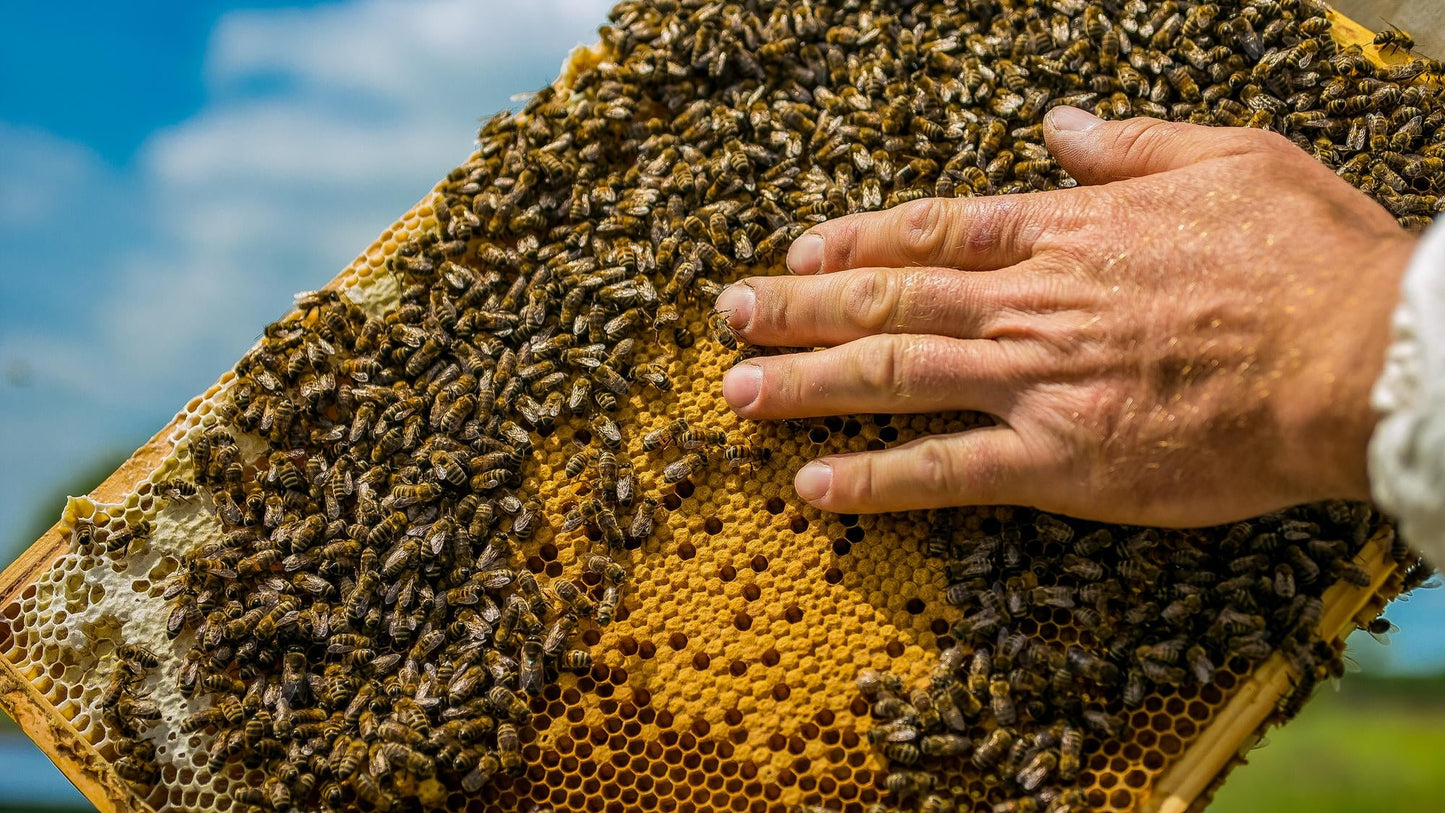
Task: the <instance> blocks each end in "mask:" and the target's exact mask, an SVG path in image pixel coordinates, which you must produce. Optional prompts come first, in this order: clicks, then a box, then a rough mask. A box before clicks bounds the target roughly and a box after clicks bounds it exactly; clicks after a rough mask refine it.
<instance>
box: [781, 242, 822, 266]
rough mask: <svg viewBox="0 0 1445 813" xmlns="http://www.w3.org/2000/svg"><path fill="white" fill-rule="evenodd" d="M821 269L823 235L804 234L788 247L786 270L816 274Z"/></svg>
mask: <svg viewBox="0 0 1445 813" xmlns="http://www.w3.org/2000/svg"><path fill="white" fill-rule="evenodd" d="M822 267H823V235H821V234H805V235H803V236H802V237H799V238H798V239H796V240H794V241H793V244H792V245H791V246H789V247H788V270H789V271H792V272H793V273H794V274H816V273H818V271H819V270H821V269H822Z"/></svg>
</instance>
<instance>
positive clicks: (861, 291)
mask: <svg viewBox="0 0 1445 813" xmlns="http://www.w3.org/2000/svg"><path fill="white" fill-rule="evenodd" d="M839 288H840V290H839V297H840V299H841V303H840V307H841V309H842V316H843V319H844V321H845V322H847V323H848V324H850V325H853V326H854V327H857V328H859V329H862V330H864V331H867V332H869V333H877V332H879V331H882V330H884V329H885V328H887V327H888V324H889V322H890V320H891V318H892V317H893V316H894V311H895V308H896V303H897V291H896V287H895V286H894V285H892V284H891V279H890V278H889V277H888V276H887V275H884V274H880V273H879V272H876V271H864V272H860V273H856V274H852V275H850V276H849V277H848V278H847V279H845V280H843V281H842V283H841V285H840V286H839Z"/></svg>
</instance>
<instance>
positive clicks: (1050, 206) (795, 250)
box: [788, 190, 1079, 274]
mask: <svg viewBox="0 0 1445 813" xmlns="http://www.w3.org/2000/svg"><path fill="white" fill-rule="evenodd" d="M1075 191H1077V190H1056V191H1052V192H1035V193H1031V194H1026V195H996V196H991V197H978V198H923V199H921V200H915V201H910V202H908V203H904V204H901V205H899V206H895V207H893V208H892V209H885V210H884V211H881V212H860V213H858V214H852V215H846V216H844V217H840V218H838V219H837V220H830V221H828V222H826V223H819V224H818V225H816V226H814V227H813V228H811V229H809V230H808V231H807V232H805V233H804V234H803V235H801V236H800V237H798V239H797V240H795V241H793V245H792V246H791V247H790V248H789V249H788V268H789V270H791V271H792V272H793V273H794V274H819V273H832V272H834V271H844V270H847V269H850V268H866V267H881V268H903V267H908V266H938V267H943V268H958V269H962V270H965V271H991V270H995V269H999V268H1006V267H1008V266H1010V265H1016V264H1018V263H1021V262H1023V261H1024V260H1027V259H1029V258H1030V257H1032V256H1033V255H1034V253H1035V251H1036V250H1037V249H1038V247H1039V244H1040V243H1041V241H1043V240H1044V239H1045V238H1046V237H1047V236H1048V235H1049V234H1050V233H1057V232H1060V231H1066V230H1069V229H1070V228H1072V227H1073V226H1074V225H1076V224H1077V223H1078V220H1079V215H1078V214H1077V212H1078V211H1079V205H1078V203H1079V201H1078V198H1077V196H1076V195H1072V194H1071V193H1073V192H1075Z"/></svg>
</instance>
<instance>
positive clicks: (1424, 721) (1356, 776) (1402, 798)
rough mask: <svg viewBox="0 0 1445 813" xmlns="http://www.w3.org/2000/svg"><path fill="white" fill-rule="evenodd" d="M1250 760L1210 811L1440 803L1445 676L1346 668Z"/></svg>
mask: <svg viewBox="0 0 1445 813" xmlns="http://www.w3.org/2000/svg"><path fill="white" fill-rule="evenodd" d="M1248 760H1249V764H1248V765H1242V766H1240V767H1238V768H1236V769H1235V772H1234V773H1233V774H1231V775H1230V777H1229V779H1228V780H1227V781H1226V782H1225V783H1224V787H1223V788H1221V789H1220V791H1219V792H1218V793H1217V794H1215V797H1214V802H1213V804H1211V805H1210V807H1209V811H1210V813H1254V811H1261V812H1262V813H1263V812H1264V811H1269V813H1276V811H1277V812H1278V813H1293V812H1294V811H1300V813H1376V812H1377V811H1412V813H1413V812H1414V811H1445V676H1440V677H1433V678H1373V677H1369V676H1367V675H1363V674H1354V675H1348V676H1347V677H1346V678H1345V679H1344V680H1343V681H1341V682H1340V684H1339V687H1338V689H1336V688H1335V687H1332V686H1325V687H1324V688H1322V689H1321V690H1320V692H1319V694H1317V695H1316V696H1315V699H1314V700H1313V701H1311V702H1310V703H1309V704H1308V705H1306V706H1305V708H1304V710H1303V711H1302V712H1300V715H1299V717H1298V718H1296V719H1295V721H1294V722H1293V723H1290V724H1289V725H1287V726H1283V727H1281V728H1276V729H1274V730H1272V731H1270V732H1269V734H1268V735H1267V736H1266V737H1265V741H1264V744H1263V745H1261V746H1260V747H1257V748H1256V749H1255V750H1253V751H1251V752H1250V753H1249V755H1248Z"/></svg>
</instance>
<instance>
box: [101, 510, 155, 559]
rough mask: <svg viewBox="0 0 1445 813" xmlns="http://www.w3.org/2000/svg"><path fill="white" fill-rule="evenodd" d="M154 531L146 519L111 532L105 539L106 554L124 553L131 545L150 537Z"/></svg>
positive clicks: (152, 525) (153, 526) (153, 527)
mask: <svg viewBox="0 0 1445 813" xmlns="http://www.w3.org/2000/svg"><path fill="white" fill-rule="evenodd" d="M154 530H155V525H154V524H152V523H151V521H150V520H148V519H143V520H140V521H139V522H136V523H132V524H129V525H126V526H124V527H123V528H121V529H120V530H119V531H113V532H111V533H110V535H109V536H107V537H106V538H105V549H106V552H108V553H112V554H118V553H124V552H125V551H127V550H128V549H129V548H130V546H131V545H132V544H134V543H135V542H137V541H141V540H145V539H147V538H149V537H150V535H151V532H152V531H154Z"/></svg>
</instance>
